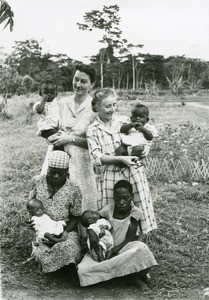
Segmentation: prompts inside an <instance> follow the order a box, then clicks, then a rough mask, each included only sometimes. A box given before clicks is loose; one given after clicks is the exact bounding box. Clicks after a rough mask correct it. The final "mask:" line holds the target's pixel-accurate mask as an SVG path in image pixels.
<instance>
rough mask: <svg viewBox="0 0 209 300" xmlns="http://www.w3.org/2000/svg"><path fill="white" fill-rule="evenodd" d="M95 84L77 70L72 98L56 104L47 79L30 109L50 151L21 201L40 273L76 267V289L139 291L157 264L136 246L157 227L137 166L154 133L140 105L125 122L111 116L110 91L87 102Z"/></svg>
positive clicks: (88, 73) (82, 68)
mask: <svg viewBox="0 0 209 300" xmlns="http://www.w3.org/2000/svg"><path fill="white" fill-rule="evenodd" d="M95 79H96V76H95V71H94V70H93V69H92V68H90V67H89V66H86V65H79V66H77V67H76V70H75V74H74V77H73V89H74V94H73V95H72V96H68V97H65V98H62V99H60V100H58V101H57V99H56V95H57V86H56V84H55V83H54V82H53V81H51V80H49V81H45V82H44V83H43V84H42V86H41V89H40V95H41V100H39V101H37V102H36V103H35V104H34V110H35V111H36V112H37V113H39V114H40V116H41V118H40V121H39V122H38V132H37V135H39V136H41V137H43V138H45V139H47V142H48V144H49V146H48V150H47V154H46V158H45V161H44V163H43V167H42V171H41V174H40V175H37V176H35V177H34V178H33V179H32V188H31V191H30V195H29V200H28V202H27V209H28V212H29V214H30V217H31V226H32V228H33V229H34V230H35V232H36V237H35V239H34V241H33V243H32V255H33V257H34V258H35V259H36V260H37V261H38V262H39V264H40V265H41V268H42V271H43V272H45V273H47V272H53V271H56V270H58V269H60V268H62V267H63V266H66V265H69V264H75V265H76V266H77V273H78V277H79V281H80V285H81V286H87V285H91V284H95V283H98V282H101V281H106V280H109V279H112V278H115V277H121V276H125V275H129V276H131V278H132V280H133V281H134V282H136V283H137V284H138V285H139V287H141V286H142V285H143V284H146V281H147V278H148V276H147V274H148V273H149V269H150V268H151V267H153V266H156V265H157V262H156V260H155V258H154V256H153V254H152V252H151V251H150V249H149V248H148V246H147V245H146V244H145V243H143V242H142V235H145V234H148V233H149V232H150V231H152V230H154V229H156V228H157V224H156V219H155V214H154V210H153V204H152V198H151V194H150V189H149V185H148V182H147V178H146V174H145V170H144V166H143V158H144V157H146V156H147V154H148V153H149V149H150V146H151V143H152V139H153V138H154V137H156V136H157V130H156V128H155V127H154V126H153V125H150V124H149V110H148V108H147V107H146V106H144V105H143V104H141V103H139V104H137V105H136V106H135V107H134V108H133V110H132V114H131V117H130V118H128V117H124V116H123V117H122V116H120V115H117V113H116V103H117V94H116V92H115V91H114V89H111V88H101V89H98V90H97V91H96V92H95V93H94V95H93V97H92V96H90V94H89V93H90V91H91V90H92V89H93V87H94V84H95ZM84 244H86V246H87V247H85V246H84ZM86 249H88V251H86Z"/></svg>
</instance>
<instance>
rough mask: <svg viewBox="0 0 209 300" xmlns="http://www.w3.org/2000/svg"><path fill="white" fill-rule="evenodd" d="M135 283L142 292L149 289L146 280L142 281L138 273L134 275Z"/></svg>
mask: <svg viewBox="0 0 209 300" xmlns="http://www.w3.org/2000/svg"><path fill="white" fill-rule="evenodd" d="M133 284H134V286H135V287H137V288H138V289H140V290H141V291H142V292H145V291H147V290H149V287H148V285H147V284H146V283H145V282H144V281H142V280H141V279H140V278H139V276H137V274H134V276H133Z"/></svg>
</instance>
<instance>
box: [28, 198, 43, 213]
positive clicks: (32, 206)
mask: <svg viewBox="0 0 209 300" xmlns="http://www.w3.org/2000/svg"><path fill="white" fill-rule="evenodd" d="M26 207H27V210H28V212H29V213H30V215H31V216H36V217H40V216H42V215H43V214H44V206H43V203H42V202H41V201H40V200H38V199H31V200H29V201H28V202H27V204H26Z"/></svg>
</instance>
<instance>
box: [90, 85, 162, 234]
mask: <svg viewBox="0 0 209 300" xmlns="http://www.w3.org/2000/svg"><path fill="white" fill-rule="evenodd" d="M116 100H117V95H116V93H115V91H114V90H113V89H111V88H104V89H99V90H98V91H97V92H96V93H95V95H94V97H93V100H92V108H93V111H95V112H98V116H97V118H96V120H95V121H94V122H93V123H92V124H91V125H90V126H89V127H88V130H87V140H88V145H89V151H90V155H91V157H92V159H93V161H94V164H95V166H97V168H96V169H99V168H100V170H102V171H100V172H101V175H100V180H99V183H98V191H99V199H98V208H99V209H101V208H103V207H104V206H105V205H108V204H112V203H113V200H114V199H113V187H114V184H115V183H116V182H117V181H119V180H121V179H125V180H127V181H129V182H130V183H131V185H132V186H133V194H134V204H135V205H136V206H138V207H139V208H141V209H142V211H143V218H142V220H141V226H142V232H143V233H144V234H146V233H148V232H149V231H151V230H153V229H156V228H157V224H156V220H155V214H154V210H153V204H152V198H151V194H150V189H149V185H148V182H147V178H146V174H145V170H144V167H143V165H142V163H141V162H140V161H137V157H133V156H115V150H116V149H117V148H118V146H120V144H121V134H120V128H121V126H122V121H123V119H124V118H122V117H121V116H117V115H115V109H116Z"/></svg>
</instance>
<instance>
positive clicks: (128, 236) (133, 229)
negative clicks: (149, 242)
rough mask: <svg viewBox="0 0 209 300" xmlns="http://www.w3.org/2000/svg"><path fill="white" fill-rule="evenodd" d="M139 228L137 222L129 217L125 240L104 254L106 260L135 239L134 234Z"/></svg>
mask: <svg viewBox="0 0 209 300" xmlns="http://www.w3.org/2000/svg"><path fill="white" fill-rule="evenodd" d="M138 226H139V221H137V220H136V219H134V218H133V217H131V224H130V226H129V228H128V230H127V233H126V238H125V240H124V241H123V242H122V243H120V244H119V245H118V246H116V247H113V248H112V249H111V250H110V251H108V252H107V254H106V259H110V258H111V257H113V256H115V255H116V254H117V253H118V252H119V251H120V250H121V249H122V248H123V247H124V246H125V245H126V244H128V243H130V242H132V241H134V240H135V239H136V232H137V228H138Z"/></svg>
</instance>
